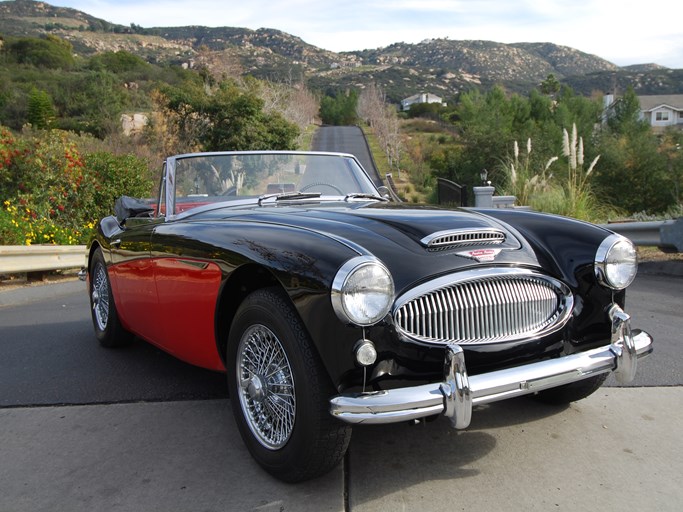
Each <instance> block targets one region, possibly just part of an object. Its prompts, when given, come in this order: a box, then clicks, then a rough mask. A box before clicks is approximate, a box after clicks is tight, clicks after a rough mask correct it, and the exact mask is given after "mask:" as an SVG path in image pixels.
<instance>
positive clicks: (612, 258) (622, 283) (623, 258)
mask: <svg viewBox="0 0 683 512" xmlns="http://www.w3.org/2000/svg"><path fill="white" fill-rule="evenodd" d="M637 271H638V258H637V255H636V248H635V247H634V246H633V243H632V242H631V241H630V240H629V239H627V238H624V237H623V236H620V235H610V236H608V237H607V238H605V240H604V241H603V242H602V244H600V247H599V249H598V252H597V254H596V255H595V274H596V275H597V276H598V280H599V281H600V282H601V283H602V284H603V285H605V286H608V287H609V288H612V289H614V290H623V289H624V288H626V287H627V286H628V285H630V284H631V283H632V282H633V279H634V278H635V277H636V272H637Z"/></svg>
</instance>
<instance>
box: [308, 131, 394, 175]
mask: <svg viewBox="0 0 683 512" xmlns="http://www.w3.org/2000/svg"><path fill="white" fill-rule="evenodd" d="M312 149H313V151H331V152H337V153H350V154H352V155H354V156H355V157H356V158H357V159H358V161H359V162H360V164H361V165H362V166H363V169H365V170H366V172H367V173H368V175H369V176H370V178H371V179H372V181H373V182H374V183H375V185H377V186H378V187H379V186H381V185H383V184H384V183H383V182H382V178H381V177H380V175H379V172H378V171H377V168H376V167H375V163H374V161H373V160H372V157H371V156H370V150H369V148H368V145H367V142H366V141H365V137H364V135H363V132H362V130H361V129H360V128H359V127H358V126H321V127H320V128H318V130H317V131H316V132H315V136H314V137H313V144H312Z"/></svg>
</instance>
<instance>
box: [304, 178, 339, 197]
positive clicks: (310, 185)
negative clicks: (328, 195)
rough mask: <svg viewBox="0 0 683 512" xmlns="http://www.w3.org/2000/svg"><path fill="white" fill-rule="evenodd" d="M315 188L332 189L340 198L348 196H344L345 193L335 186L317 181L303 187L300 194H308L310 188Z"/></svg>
mask: <svg viewBox="0 0 683 512" xmlns="http://www.w3.org/2000/svg"><path fill="white" fill-rule="evenodd" d="M313 187H328V188H331V189H332V190H334V191H335V192H336V193H337V194H339V195H340V196H345V195H346V194H344V192H342V191H341V190H340V189H339V188H337V187H335V186H334V185H330V184H329V183H323V182H322V181H316V182H313V183H309V184H308V185H306V186H305V187H301V189H300V190H299V191H300V192H306V191H307V190H308V189H309V188H313Z"/></svg>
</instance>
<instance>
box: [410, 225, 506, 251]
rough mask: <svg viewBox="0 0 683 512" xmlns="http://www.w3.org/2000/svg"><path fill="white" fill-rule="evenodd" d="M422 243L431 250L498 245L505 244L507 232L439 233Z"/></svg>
mask: <svg viewBox="0 0 683 512" xmlns="http://www.w3.org/2000/svg"><path fill="white" fill-rule="evenodd" d="M420 242H421V243H422V245H424V246H425V247H427V248H428V249H430V250H439V249H448V248H451V247H460V246H463V245H468V246H470V245H498V244H502V243H503V242H505V232H504V231H501V230H500V229H495V228H472V229H457V230H450V231H438V232H436V233H432V234H431V235H428V236H426V237H424V238H423V239H422V240H420Z"/></svg>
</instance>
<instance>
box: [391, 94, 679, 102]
mask: <svg viewBox="0 0 683 512" xmlns="http://www.w3.org/2000/svg"><path fill="white" fill-rule="evenodd" d="M423 96H424V97H426V99H427V101H429V100H432V101H442V98H441V97H440V96H437V95H436V94H432V93H431V92H428V93H420V94H413V95H412V96H408V97H407V98H405V99H403V100H401V103H406V102H415V101H419V100H420V99H421V98H422V97H423ZM682 97H683V96H682Z"/></svg>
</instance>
